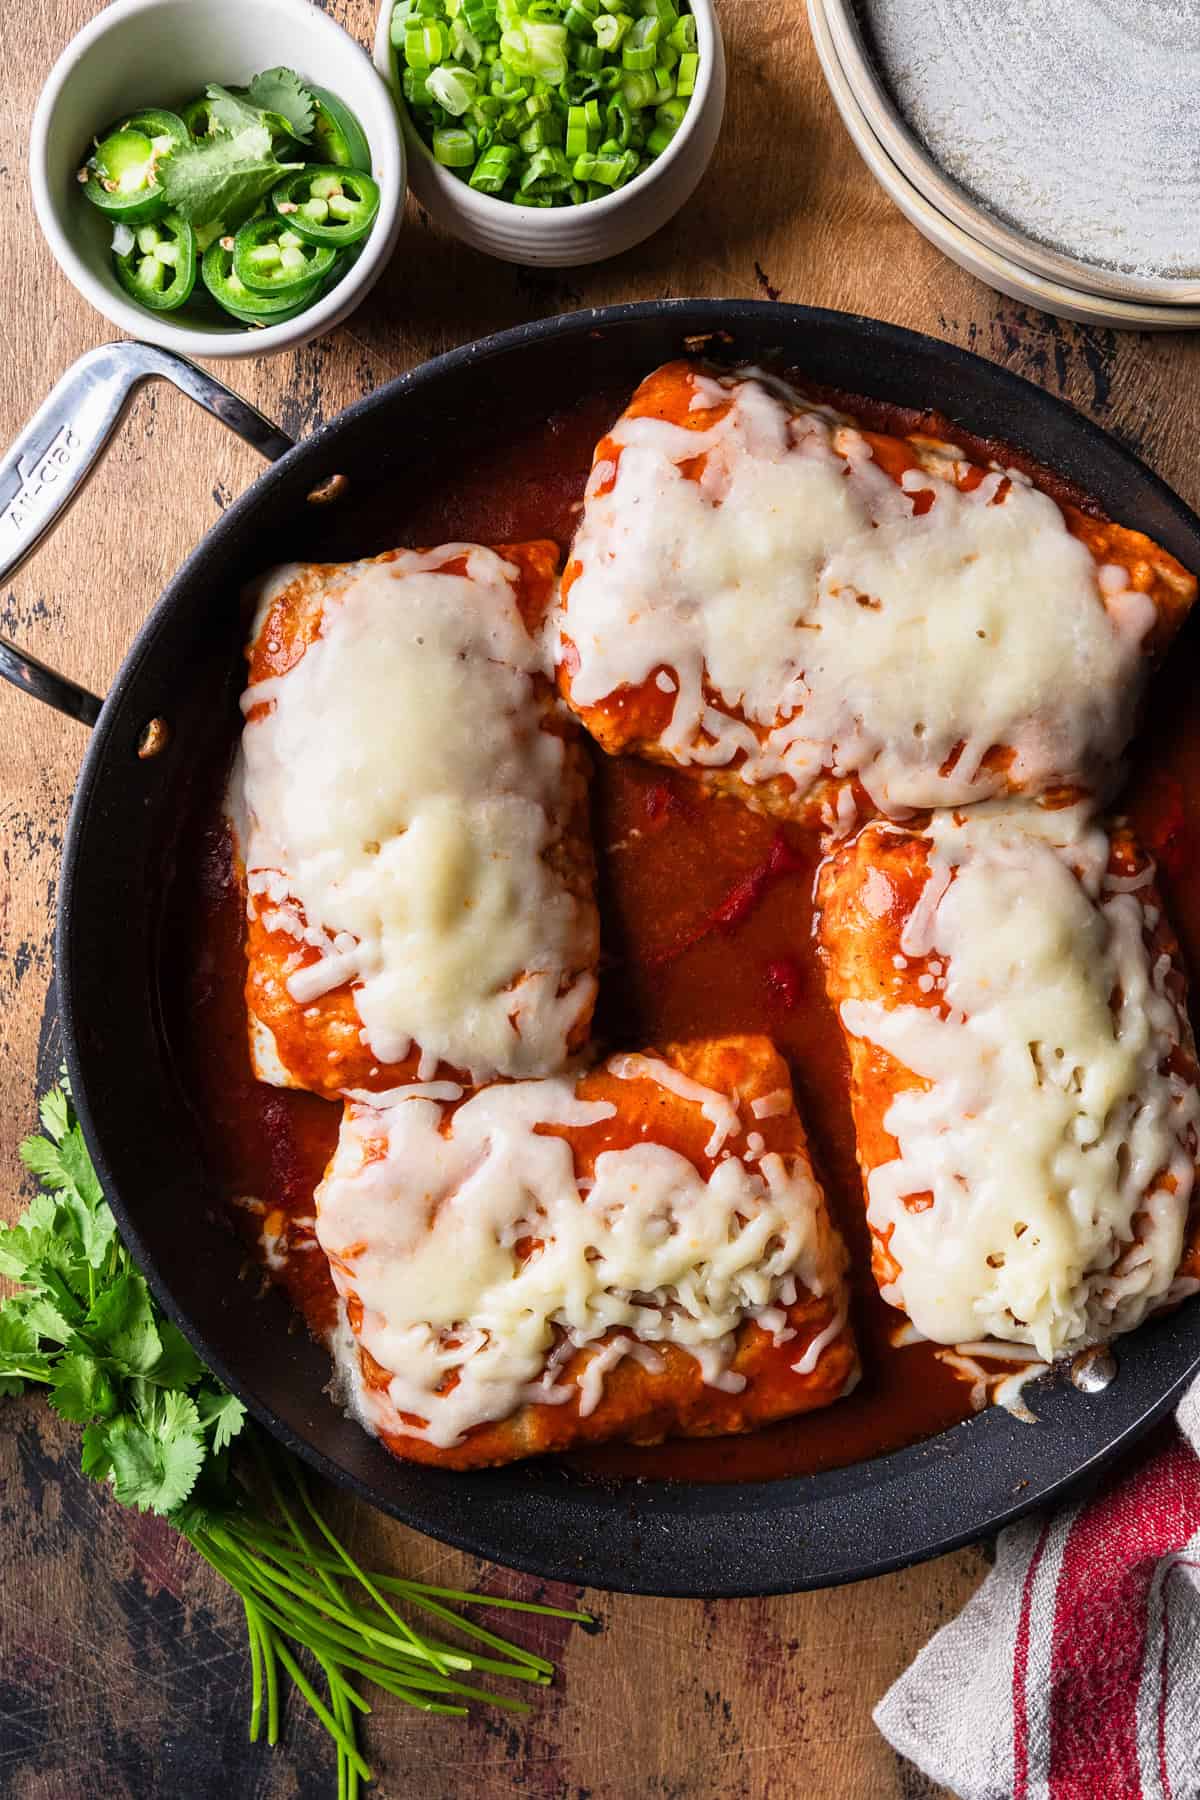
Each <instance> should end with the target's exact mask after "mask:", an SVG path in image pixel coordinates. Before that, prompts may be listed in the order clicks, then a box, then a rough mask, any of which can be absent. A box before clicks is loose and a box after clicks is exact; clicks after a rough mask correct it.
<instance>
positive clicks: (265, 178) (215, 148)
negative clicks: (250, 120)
mask: <svg viewBox="0 0 1200 1800" xmlns="http://www.w3.org/2000/svg"><path fill="white" fill-rule="evenodd" d="M302 167H303V164H301V163H281V162H277V161H276V159H275V153H274V151H273V150H272V148H271V133H270V131H269V130H268V128H267V126H266V125H265V124H264V123H262V122H261V120H260V122H259V123H256V124H254V125H247V126H245V127H244V128H243V129H242V130H240V131H237V132H233V133H220V134H218V135H217V136H216V137H212V138H206V139H205V140H204V141H203V143H199V144H186V145H184V146H183V148H182V149H180V150H175V151H172V153H171V155H170V156H169V157H168V158H167V160H166V161H165V162H164V163H163V165H162V169H161V177H160V178H161V181H162V185H163V192H164V193H165V194H166V197H167V204H168V205H169V206H173V207H174V208H175V209H176V210H177V211H178V212H181V213H182V214H183V216H184V218H185V219H187V220H188V221H189V223H190V224H192V225H204V224H206V223H207V222H208V221H209V220H210V219H224V220H226V221H227V222H228V223H232V221H233V220H234V219H237V218H242V217H244V216H245V214H246V213H248V212H249V211H250V209H251V207H253V206H254V205H255V203H256V202H257V201H259V200H261V199H262V197H263V195H264V194H267V193H269V192H270V191H271V189H272V188H273V187H274V186H275V185H276V183H277V182H279V181H282V179H283V177H284V176H285V175H287V174H289V173H290V172H291V171H292V170H293V169H299V168H302Z"/></svg>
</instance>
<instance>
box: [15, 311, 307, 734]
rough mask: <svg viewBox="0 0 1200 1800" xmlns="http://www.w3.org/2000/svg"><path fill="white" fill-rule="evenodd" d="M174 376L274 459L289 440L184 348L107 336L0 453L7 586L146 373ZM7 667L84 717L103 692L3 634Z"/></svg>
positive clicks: (90, 719) (39, 694)
mask: <svg viewBox="0 0 1200 1800" xmlns="http://www.w3.org/2000/svg"><path fill="white" fill-rule="evenodd" d="M154 379H161V380H163V381H170V382H173V383H174V385H175V386H176V387H177V388H179V390H180V391H181V392H182V393H184V394H187V395H188V396H189V398H191V399H192V400H194V401H195V402H196V404H197V405H198V406H202V407H204V409H205V411H206V412H210V413H212V414H213V416H214V418H218V419H220V421H221V423H222V424H223V425H227V426H228V427H229V429H230V430H231V431H236V432H237V434H238V436H239V437H240V438H243V439H244V440H245V441H246V443H248V444H249V445H250V446H251V447H252V448H253V449H255V450H257V451H258V452H259V454H260V456H265V457H266V458H267V460H268V461H269V462H274V461H275V460H276V459H277V458H278V457H280V456H282V455H283V454H284V453H285V451H288V450H290V449H291V448H292V440H291V438H290V437H288V436H287V434H286V433H285V432H282V431H280V430H279V428H278V426H276V425H272V423H271V421H270V420H269V419H267V418H264V417H263V415H262V413H260V412H258V411H257V410H256V408H255V407H253V406H251V405H250V404H249V403H248V402H247V401H245V400H243V399H241V398H240V397H239V395H237V394H235V393H233V392H232V391H231V390H230V389H229V388H227V387H226V386H225V385H224V384H223V383H222V382H220V381H217V380H216V379H215V378H214V377H213V376H212V375H209V374H208V373H207V372H206V371H205V370H204V369H201V368H198V367H197V366H196V364H195V363H192V362H188V360H187V359H186V357H182V356H173V355H172V354H171V352H170V351H168V350H160V349H158V348H157V346H155V345H153V344H140V343H131V342H124V341H123V342H119V343H113V344H101V345H100V347H99V348H98V349H96V350H89V351H88V352H87V353H86V355H84V356H81V357H80V358H79V361H78V362H76V363H72V365H71V367H70V368H69V369H68V370H67V372H66V374H65V375H64V376H63V377H62V379H61V380H60V381H59V382H58V384H57V386H56V387H55V388H54V389H53V391H52V392H51V394H50V395H49V397H48V398H47V400H46V401H45V402H44V404H43V405H42V406H41V407H40V408H39V409H38V411H37V413H36V414H35V415H34V417H33V418H32V419H31V420H30V422H29V424H28V425H27V426H26V427H25V429H24V431H23V432H22V433H21V435H20V436H19V437H18V438H17V440H16V442H15V443H13V444H12V445H10V446H9V449H8V450H7V451H6V452H5V454H4V455H3V457H0V586H2V585H3V584H4V583H5V582H7V581H8V580H10V579H11V577H12V576H13V575H15V574H16V572H17V570H18V569H19V568H20V567H21V565H22V564H23V563H24V562H25V561H26V559H27V558H28V557H30V556H32V554H33V552H34V551H35V550H36V549H37V547H38V545H39V544H40V543H41V542H42V540H43V539H44V538H45V537H47V536H48V535H49V533H50V532H51V531H52V530H53V529H54V527H55V525H57V523H58V521H59V519H61V517H62V516H63V514H64V513H65V512H66V511H67V509H68V507H69V506H70V505H71V503H72V501H73V500H74V499H75V498H76V496H77V495H78V494H79V493H80V491H81V490H82V488H83V487H84V485H85V484H86V482H87V480H88V477H89V476H90V475H91V473H92V471H93V469H94V468H95V467H96V464H97V463H98V462H99V460H100V458H101V456H102V455H103V454H104V451H105V449H106V448H107V446H108V443H109V440H110V439H111V437H112V435H113V433H114V432H115V431H116V429H117V426H118V425H119V424H120V422H121V419H122V417H123V416H124V413H125V409H126V407H127V406H128V404H129V401H130V400H131V399H132V397H133V394H134V393H135V391H136V390H137V389H138V388H139V387H140V386H141V385H142V383H143V382H144V381H151V380H154ZM0 677H2V678H3V679H4V680H5V681H10V682H12V684H13V686H14V687H19V688H23V689H24V690H25V692H26V693H28V694H33V695H35V696H36V698H37V699H39V700H44V701H46V703H47V704H48V705H50V706H54V707H57V709H58V710H59V712H63V713H66V714H67V715H68V717H70V718H72V719H79V720H80V721H81V722H82V723H83V724H85V725H93V724H95V722H96V719H97V717H98V716H99V712H100V706H101V701H100V700H99V699H98V698H97V696H96V695H95V694H93V693H90V692H89V691H88V689H87V688H84V687H80V686H79V684H78V683H77V682H74V681H71V680H70V679H69V678H68V677H67V676H65V675H60V674H58V673H57V672H56V671H55V670H54V669H50V668H48V667H47V666H46V664H45V663H42V662H39V661H38V659H37V658H36V657H34V656H30V655H28V654H27V653H26V652H25V651H23V650H19V649H18V648H17V646H16V645H15V644H12V643H10V642H9V641H8V639H7V638H3V637H0Z"/></svg>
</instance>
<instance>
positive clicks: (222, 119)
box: [204, 81, 263, 133]
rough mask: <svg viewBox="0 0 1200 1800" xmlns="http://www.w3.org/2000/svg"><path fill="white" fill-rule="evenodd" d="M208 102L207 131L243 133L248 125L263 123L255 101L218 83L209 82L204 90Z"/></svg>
mask: <svg viewBox="0 0 1200 1800" xmlns="http://www.w3.org/2000/svg"><path fill="white" fill-rule="evenodd" d="M204 97H205V99H206V100H207V101H208V117H209V127H208V129H209V131H210V132H213V133H216V132H220V131H225V132H238V131H245V129H246V127H247V126H249V125H261V124H262V123H263V109H262V107H261V106H260V105H259V104H258V102H257V101H252V100H250V99H248V98H247V97H246V96H245V95H243V94H235V93H232V92H231V91H230V89H229V88H227V87H222V86H221V84H220V82H218V81H210V82H209V84H208V86H207V87H206V88H205V90H204Z"/></svg>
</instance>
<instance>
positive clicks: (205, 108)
mask: <svg viewBox="0 0 1200 1800" xmlns="http://www.w3.org/2000/svg"><path fill="white" fill-rule="evenodd" d="M179 116H180V118H181V119H182V120H183V122H184V124H185V125H186V126H187V128H188V136H189V137H191V138H192V139H193V141H195V140H198V139H200V138H206V137H208V136H209V135H210V133H211V131H212V108H211V106H210V104H209V100H208V95H207V94H200V95H198V96H197V97H196V99H195V100H189V102H188V104H187V105H186V106H185V107H184V109H183V111H182V112H181V113H180V115H179Z"/></svg>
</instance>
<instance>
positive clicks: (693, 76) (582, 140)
mask: <svg viewBox="0 0 1200 1800" xmlns="http://www.w3.org/2000/svg"><path fill="white" fill-rule="evenodd" d="M684 4H686V0H395V4H394V5H393V7H392V14H391V27H390V29H391V38H392V42H393V44H394V45H395V47H396V58H397V74H398V77H399V83H398V84H399V87H400V90H401V93H402V95H403V98H404V101H405V103H406V104H407V106H408V107H409V109H410V112H411V114H412V118H413V122H414V124H415V125H416V127H417V129H418V131H419V132H420V134H421V136H422V138H423V139H424V141H425V142H426V143H427V144H428V145H429V146H430V148H431V150H432V152H433V155H434V158H435V160H436V161H437V162H438V163H439V164H440V165H441V166H442V167H444V168H447V169H451V170H453V171H454V172H455V173H456V174H458V175H459V176H460V178H461V179H462V180H464V181H466V182H468V183H469V184H470V185H471V186H472V187H473V188H474V189H475V190H476V192H477V193H482V194H488V195H492V196H494V197H497V198H500V199H502V200H505V201H508V202H510V203H512V204H516V205H521V206H537V207H548V206H580V205H586V204H587V203H588V202H589V201H592V200H596V199H600V198H602V197H603V196H604V195H605V194H610V193H613V192H614V191H615V190H616V189H618V188H620V187H623V186H624V185H625V184H626V182H629V181H632V180H633V179H634V178H635V177H636V176H638V175H639V174H641V173H642V172H643V171H645V170H647V169H649V168H650V167H651V166H652V164H653V162H654V159H655V157H657V156H661V155H662V153H663V151H664V150H665V149H666V148H667V146H668V145H669V144H670V143H671V141H672V139H673V138H674V136H675V135H676V133H677V132H678V131H679V130H680V129H681V127H682V125H683V122H684V119H685V116H686V113H687V107H688V101H689V98H690V96H691V95H692V94H693V93H694V91H695V86H696V80H697V74H698V70H699V52H698V50H697V48H696V44H697V33H696V23H695V19H694V18H693V16H692V15H691V13H689V12H685V11H681V7H682V6H683V5H684ZM308 204H310V205H313V206H320V205H328V206H330V207H332V205H333V199H332V198H330V199H329V200H328V201H326V199H325V197H324V196H322V195H321V194H320V193H319V191H318V189H317V188H316V187H314V188H313V189H312V195H311V198H310V200H309V202H308ZM281 254H282V253H281ZM151 272H152V271H151ZM264 1666H265V1665H264ZM333 1698H336V1697H335V1696H332V1694H331V1702H332V1699H333Z"/></svg>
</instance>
